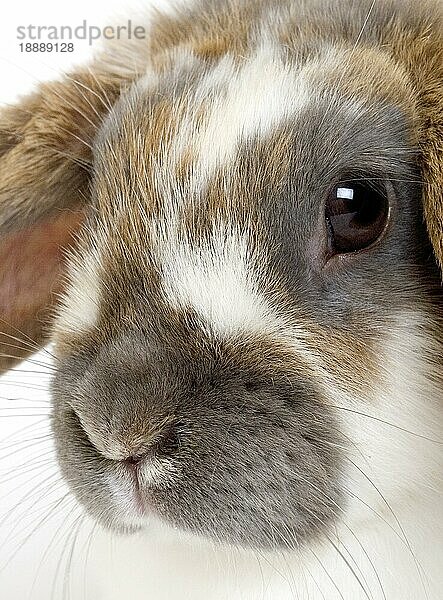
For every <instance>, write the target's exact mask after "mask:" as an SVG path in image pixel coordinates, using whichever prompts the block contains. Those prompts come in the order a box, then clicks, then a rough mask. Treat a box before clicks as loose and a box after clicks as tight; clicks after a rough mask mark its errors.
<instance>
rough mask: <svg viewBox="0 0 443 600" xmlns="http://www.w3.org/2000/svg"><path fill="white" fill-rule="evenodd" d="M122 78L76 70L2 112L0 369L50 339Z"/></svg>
mask: <svg viewBox="0 0 443 600" xmlns="http://www.w3.org/2000/svg"><path fill="white" fill-rule="evenodd" d="M121 83H122V80H121V78H118V77H117V76H112V75H109V74H106V73H103V72H101V73H99V74H97V73H95V74H92V73H91V72H90V71H85V72H77V73H74V74H72V76H70V77H68V76H66V77H65V78H64V79H62V80H61V81H58V82H53V83H48V84H43V85H41V86H40V88H39V89H38V90H37V91H36V92H35V93H33V94H32V95H30V96H28V97H25V98H24V99H23V100H22V101H20V102H19V103H18V104H17V105H15V106H10V107H7V108H4V109H3V110H2V111H0V373H1V372H2V371H4V370H6V369H7V368H9V367H11V366H12V365H13V364H14V363H15V362H17V361H18V360H19V359H21V358H24V357H25V356H26V355H27V354H30V353H32V352H33V351H35V350H36V349H37V348H38V347H39V346H40V345H42V344H43V343H44V342H45V341H46V339H47V336H48V330H49V324H50V314H51V308H52V307H53V306H54V303H55V302H56V296H57V293H58V292H60V291H61V288H62V285H63V284H62V281H63V273H64V250H66V248H67V247H69V246H70V245H72V244H73V243H74V239H75V232H76V231H77V229H78V228H79V226H80V224H81V222H82V219H83V214H84V205H85V203H87V199H88V189H89V179H90V174H91V162H92V151H91V146H92V141H93V139H94V136H95V134H96V131H97V128H98V127H99V125H100V122H101V121H102V119H103V118H104V116H105V115H106V113H107V112H108V111H109V109H110V107H111V105H112V104H113V103H114V102H115V100H116V98H117V96H118V95H119V91H120V85H121Z"/></svg>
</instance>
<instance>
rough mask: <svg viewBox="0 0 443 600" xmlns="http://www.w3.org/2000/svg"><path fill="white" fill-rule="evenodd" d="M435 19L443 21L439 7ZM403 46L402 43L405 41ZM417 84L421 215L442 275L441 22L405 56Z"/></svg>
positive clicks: (442, 141) (442, 55) (442, 127)
mask: <svg viewBox="0 0 443 600" xmlns="http://www.w3.org/2000/svg"><path fill="white" fill-rule="evenodd" d="M438 23H440V24H441V25H443V13H442V12H441V9H440V8H439V20H438ZM405 46H406V45H405ZM409 64H410V65H412V69H413V71H414V79H415V82H416V85H417V88H418V93H419V96H418V97H419V101H418V106H417V108H418V113H419V117H420V122H421V126H420V132H419V139H420V146H421V155H422V173H423V180H424V190H423V194H424V195H423V208H424V216H425V220H426V224H427V228H428V232H429V237H430V239H431V243H432V245H433V247H434V253H435V257H436V260H437V263H438V264H439V266H440V269H441V270H442V278H443V35H442V29H441V26H440V27H438V29H437V30H436V31H435V33H433V35H430V34H429V33H428V32H427V33H426V35H425V37H424V41H423V43H422V45H419V46H418V50H417V51H416V52H414V53H413V54H412V57H411V56H409Z"/></svg>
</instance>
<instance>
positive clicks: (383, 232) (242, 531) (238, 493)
mask: <svg viewBox="0 0 443 600" xmlns="http://www.w3.org/2000/svg"><path fill="white" fill-rule="evenodd" d="M336 60H340V53H338V55H337V57H336ZM174 61H175V62H174V65H175V66H174V70H173V72H172V73H171V72H165V73H164V74H161V75H158V76H155V75H154V74H149V75H146V77H145V78H143V79H141V80H140V81H138V82H137V83H136V84H135V85H134V86H133V87H132V88H131V90H130V91H129V92H128V93H127V94H126V95H125V96H124V97H122V98H121V100H120V101H119V102H118V104H117V105H116V106H115V108H114V109H113V111H112V113H111V114H110V115H109V117H108V119H107V120H106V122H105V124H104V125H103V127H102V129H101V132H100V133H99V135H98V137H97V141H96V146H95V149H94V152H95V163H94V165H95V171H94V180H93V192H92V194H93V206H94V211H93V212H92V213H91V214H90V215H89V217H88V220H87V223H86V226H85V228H84V230H83V232H82V235H81V240H80V246H79V249H78V252H77V258H76V259H75V260H74V264H73V267H72V269H71V278H70V283H69V285H68V289H67V292H66V296H65V298H64V300H63V306H62V308H61V309H60V312H59V315H58V318H57V320H56V324H55V339H56V341H57V344H58V346H57V348H58V352H59V356H60V366H59V370H58V373H57V376H56V378H55V381H54V385H53V396H54V415H53V423H54V432H55V437H56V441H57V446H58V454H59V459H60V463H61V466H62V469H63V472H64V475H65V477H66V479H67V480H68V481H69V483H70V485H71V487H72V489H73V491H74V492H75V493H76V494H77V496H78V498H79V499H80V500H81V502H83V504H84V505H85V506H86V508H87V509H88V510H89V512H90V513H91V514H92V515H94V517H96V518H98V519H99V520H101V521H102V522H103V523H105V524H106V525H107V526H109V527H113V528H115V529H117V530H123V531H132V530H134V529H137V528H139V527H143V524H144V523H145V520H146V518H147V516H148V515H149V514H152V513H154V514H157V515H159V516H160V517H161V518H163V519H164V520H166V521H167V522H170V523H173V524H174V525H176V526H178V527H180V528H184V529H188V530H191V531H194V532H197V533H200V534H203V535H206V536H210V537H213V538H215V539H219V540H223V541H228V542H233V543H237V544H244V545H249V546H259V547H270V546H284V547H294V546H297V545H299V544H301V543H304V542H305V541H306V540H307V539H311V538H314V537H317V536H318V535H319V534H321V533H324V532H327V530H328V527H329V526H330V524H331V522H333V521H334V520H335V519H337V518H339V517H340V516H341V514H342V513H343V512H344V511H345V510H346V507H347V504H348V502H349V496H347V494H346V489H347V488H346V483H345V482H346V481H347V478H348V476H349V465H348V464H347V459H348V458H349V456H350V455H352V448H351V446H352V444H357V445H358V444H359V443H360V442H361V441H362V440H360V439H359V438H358V434H357V435H356V432H355V426H354V428H353V427H352V426H351V424H350V419H349V417H348V416H347V413H348V412H349V413H350V414H352V412H353V411H354V412H358V411H361V410H363V411H364V410H367V408H368V406H372V407H373V409H374V410H375V411H377V407H378V406H379V404H380V402H381V400H380V395H381V392H380V389H382V390H383V389H384V388H388V387H389V385H391V384H390V383H389V378H390V377H391V372H390V370H391V369H392V370H393V371H394V375H395V376H397V368H398V367H399V365H397V364H396V360H397V359H396V358H394V359H393V360H391V359H390V358H388V356H387V352H386V348H389V347H390V345H392V344H393V348H394V351H396V352H397V353H398V355H399V356H400V357H401V360H403V361H407V358H408V356H409V355H408V351H407V350H405V348H404V342H403V340H400V341H395V342H392V341H391V342H389V341H388V338H389V339H390V336H395V335H398V337H399V338H401V331H402V329H401V327H402V326H401V327H400V325H399V320H401V318H402V317H403V318H406V315H409V317H408V318H415V319H416V320H417V321H420V322H422V321H423V322H427V321H428V320H429V322H431V321H432V318H433V315H434V312H435V311H436V306H437V304H438V303H436V301H433V300H432V299H431V296H432V289H433V288H435V289H436V287H435V286H437V285H438V273H437V269H436V268H435V265H434V266H432V263H431V262H430V261H429V260H428V254H429V243H428V242H427V241H426V240H427V237H426V232H425V230H424V227H423V225H422V224H421V211H420V186H419V185H418V184H414V183H413V181H415V180H418V178H419V176H418V173H417V170H416V167H415V162H414V160H415V153H414V146H413V145H412V143H411V139H412V136H413V134H412V130H411V128H410V124H409V122H408V115H407V108H406V109H404V107H402V106H399V105H398V103H397V104H394V103H392V102H390V101H389V99H387V98H383V97H378V98H374V97H372V98H371V97H370V94H368V95H366V96H364V95H362V96H361V97H359V96H358V95H356V94H353V95H352V96H351V95H350V94H349V93H347V92H346V86H343V89H337V86H331V85H330V83H329V82H328V80H329V79H330V77H331V72H326V73H323V74H321V73H320V65H325V64H328V61H329V62H330V63H331V71H334V70H335V69H337V64H336V62H335V61H333V60H332V58H331V56H330V51H328V53H327V55H326V56H323V55H321V54H319V55H318V56H317V57H316V58H315V59H312V60H307V61H305V62H301V64H298V63H297V61H294V60H293V59H288V58H286V59H285V57H284V56H283V53H280V54H279V53H278V51H277V50H276V48H275V47H269V48H266V47H265V48H260V49H259V50H258V51H257V53H256V54H255V55H252V56H251V57H250V58H249V60H247V61H244V64H241V63H238V62H236V61H235V60H234V59H230V58H224V59H222V60H221V61H220V62H218V63H216V64H215V65H214V67H213V68H212V69H210V70H208V69H207V68H206V69H205V68H203V67H204V65H202V63H201V61H200V60H199V59H198V58H196V57H194V56H192V55H191V54H189V53H185V52H183V53H182V54H181V56H180V60H179V63H178V64H179V66H177V61H178V58H177V56H175V57H174ZM343 64H344V65H345V66H346V61H345V60H344V58H343ZM357 68H358V61H357V65H356V64H352V66H351V67H350V69H349V71H350V73H349V74H345V77H346V80H347V81H348V82H349V81H350V80H351V79H352V77H354V84H355V85H356V83H355V81H356V71H357ZM365 76H366V74H365ZM394 79H395V72H394ZM184 82H187V84H186V85H185V84H184ZM392 86H393V84H392V82H391V88H392ZM381 87H382V85H381V83H380V88H381ZM385 87H386V89H388V92H389V86H385ZM376 95H377V94H376V92H374V96H376ZM368 96H369V97H368ZM405 96H406V92H405ZM111 198H112V202H111V201H110V199H111ZM385 333H386V335H385ZM388 333H389V335H388ZM417 339H418V340H420V339H421V337H420V336H417ZM416 344H418V345H420V343H419V341H417V342H416ZM413 346H414V344H412V346H411V361H413V360H415V359H416V357H415V354H414V353H415V352H416V351H417V348H414V347H413ZM420 353H422V350H420ZM417 360H418V363H417V369H418V372H419V373H420V377H421V376H422V375H423V377H424V378H425V379H426V374H427V373H428V374H430V373H431V371H432V368H431V365H430V364H428V363H427V359H426V358H425V357H424V356H422V354H420V356H419V357H418V359H417ZM412 387H414V386H412ZM415 393H416V391H415V390H414V391H411V392H410V393H409V395H408V397H407V398H403V401H404V403H405V405H406V406H407V405H408V403H409V402H411V403H412V404H413V405H414V406H415V404H414V403H415V401H416V398H415ZM388 395H389V393H388ZM395 397H396V396H395V394H392V395H390V396H389V402H392V401H393V399H394V398H395ZM362 407H363V408H362ZM379 443H380V442H379V441H377V444H379ZM373 450H374V448H373ZM399 462H400V463H401V459H400V460H399Z"/></svg>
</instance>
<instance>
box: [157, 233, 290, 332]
mask: <svg viewBox="0 0 443 600" xmlns="http://www.w3.org/2000/svg"><path fill="white" fill-rule="evenodd" d="M163 233H164V232H163ZM161 237H162V238H163V240H162V241H161ZM161 237H160V236H159V235H158V231H157V235H156V238H157V251H158V252H159V254H160V257H161V259H160V263H161V271H162V276H163V291H164V294H165V296H166V298H167V300H168V301H169V302H170V304H171V305H172V306H174V307H175V308H192V309H194V310H195V311H196V312H197V314H198V315H199V316H200V317H201V318H202V319H203V321H204V322H205V324H207V325H208V328H209V329H210V330H212V331H213V332H215V333H218V334H221V335H232V334H236V333H239V332H243V333H249V332H251V333H253V332H266V331H267V332H270V331H276V330H279V329H281V328H282V326H283V323H282V322H281V319H280V318H279V316H278V315H277V314H276V313H275V311H274V310H273V309H272V307H270V306H269V304H268V303H267V302H266V300H265V299H264V298H263V296H262V294H261V293H260V291H259V290H260V287H259V284H258V281H256V279H255V277H256V274H255V273H254V271H253V269H252V267H251V264H250V263H251V257H250V254H249V250H248V247H249V244H248V239H247V238H246V237H245V235H241V234H240V233H239V232H235V231H234V230H233V229H230V228H229V227H223V226H220V227H218V228H217V227H214V231H213V233H212V235H211V237H210V238H209V239H207V240H206V241H205V242H204V243H203V244H202V245H199V246H191V245H190V244H189V243H188V242H187V241H186V240H180V239H178V238H175V240H174V236H172V235H171V231H170V234H169V235H168V236H166V237H164V236H161Z"/></svg>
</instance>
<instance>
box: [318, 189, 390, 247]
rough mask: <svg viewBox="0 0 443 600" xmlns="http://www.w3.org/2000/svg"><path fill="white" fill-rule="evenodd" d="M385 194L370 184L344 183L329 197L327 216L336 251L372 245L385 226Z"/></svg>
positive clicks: (386, 209) (386, 208)
mask: <svg viewBox="0 0 443 600" xmlns="http://www.w3.org/2000/svg"><path fill="white" fill-rule="evenodd" d="M387 215H388V202H387V198H386V195H385V194H384V193H383V192H382V191H381V190H377V189H376V188H375V187H374V188H372V187H371V186H370V185H369V184H356V183H352V182H349V183H341V184H339V185H338V186H336V187H335V188H334V189H333V191H332V193H331V194H330V196H329V198H328V202H327V205H326V217H327V220H328V222H329V226H330V229H331V234H332V246H333V249H334V250H335V251H336V252H355V251H356V250H361V249H363V248H366V247H367V246H370V245H371V244H372V243H373V242H375V241H376V240H377V238H378V237H379V236H380V234H381V233H382V232H383V229H384V227H385V223H386V219H387Z"/></svg>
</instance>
